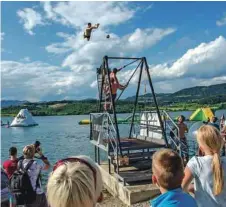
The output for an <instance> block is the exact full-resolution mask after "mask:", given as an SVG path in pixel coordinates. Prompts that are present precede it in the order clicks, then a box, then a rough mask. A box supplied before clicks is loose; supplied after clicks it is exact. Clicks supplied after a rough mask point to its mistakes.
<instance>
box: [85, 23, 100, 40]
mask: <svg viewBox="0 0 226 207" xmlns="http://www.w3.org/2000/svg"><path fill="white" fill-rule="evenodd" d="M99 25H100V24H95V25H94V26H92V24H91V23H88V25H87V27H86V29H85V31H84V39H86V38H87V41H89V40H90V37H91V33H92V30H93V29H97V28H98V27H99Z"/></svg>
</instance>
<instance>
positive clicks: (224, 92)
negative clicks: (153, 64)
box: [125, 83, 226, 105]
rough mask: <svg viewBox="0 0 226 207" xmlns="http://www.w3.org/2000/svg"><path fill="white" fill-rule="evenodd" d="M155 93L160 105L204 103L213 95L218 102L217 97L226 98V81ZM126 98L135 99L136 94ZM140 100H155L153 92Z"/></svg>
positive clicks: (142, 96)
mask: <svg viewBox="0 0 226 207" xmlns="http://www.w3.org/2000/svg"><path fill="white" fill-rule="evenodd" d="M155 95H156V98H157V100H158V103H159V104H160V105H164V104H167V103H178V102H186V101H189V102H197V101H199V102H200V103H201V102H202V101H203V104H206V101H205V100H206V99H208V101H209V100H210V98H211V97H212V99H214V100H215V102H217V100H216V99H220V100H222V102H223V101H225V100H226V83H223V84H217V85H211V86H196V87H192V88H186V89H182V90H180V91H177V92H175V93H159V94H158V93H156V94H155ZM125 100H127V101H134V100H135V96H131V97H127V98H126V99H125ZM139 100H149V101H153V100H152V94H150V93H148V94H146V95H141V96H139ZM220 102H221V101H220Z"/></svg>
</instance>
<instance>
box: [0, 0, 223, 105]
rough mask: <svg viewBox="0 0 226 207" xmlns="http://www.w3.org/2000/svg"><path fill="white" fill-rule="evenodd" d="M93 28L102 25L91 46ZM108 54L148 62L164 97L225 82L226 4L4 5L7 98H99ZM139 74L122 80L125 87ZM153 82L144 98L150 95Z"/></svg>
mask: <svg viewBox="0 0 226 207" xmlns="http://www.w3.org/2000/svg"><path fill="white" fill-rule="evenodd" d="M88 22H91V23H92V24H96V23H100V27H99V28H98V29H97V30H95V31H94V32H93V33H92V36H91V40H90V41H89V42H88V41H87V40H84V39H83V31H84V29H85V27H86V25H87V23H88ZM107 34H109V35H110V38H109V39H107V38H106V35H107ZM105 55H107V56H120V57H146V58H147V62H148V65H149V71H150V74H151V78H152V81H153V85H154V89H155V92H156V93H173V92H176V91H178V90H181V89H183V88H189V87H193V86H198V85H202V86H208V85H212V84H219V83H225V82H226V58H225V57H226V2H110V1H108V2H107V1H105V2H85V1H83V2H75V1H73V2H38V1H37V2H1V99H4V100H27V101H53V100H65V99H66V100H81V99H87V98H97V96H98V90H97V84H96V68H97V67H99V66H100V65H101V63H102V59H103V57H104V56H105ZM127 63H129V62H128V61H120V60H117V61H112V62H110V67H121V66H123V65H125V64H127ZM135 67H136V64H132V65H130V66H129V67H127V68H125V69H123V70H121V71H120V72H119V73H118V78H119V81H120V82H121V83H122V84H125V83H127V81H128V79H129V78H130V75H131V74H132V73H133V71H134V69H135ZM145 75H146V74H144V75H143V76H144V77H142V84H141V89H140V94H142V93H145V89H144V88H146V92H150V89H149V87H148V86H147V80H146V78H145ZM137 80H138V74H135V75H134V78H132V80H131V84H130V85H129V86H128V88H127V89H126V90H125V93H124V95H123V96H122V98H123V97H127V96H133V95H135V93H136V87H137V84H138V82H137Z"/></svg>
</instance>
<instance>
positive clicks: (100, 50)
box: [46, 28, 175, 71]
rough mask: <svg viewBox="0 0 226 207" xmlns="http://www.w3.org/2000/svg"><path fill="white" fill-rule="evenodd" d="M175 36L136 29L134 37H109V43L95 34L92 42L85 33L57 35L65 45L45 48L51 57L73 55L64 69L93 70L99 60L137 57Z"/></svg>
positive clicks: (168, 31)
mask: <svg viewBox="0 0 226 207" xmlns="http://www.w3.org/2000/svg"><path fill="white" fill-rule="evenodd" d="M173 32H175V29H173V28H166V29H161V28H152V29H150V28H149V29H144V30H142V29H139V28H137V29H136V30H135V31H134V32H132V33H131V34H127V35H125V36H123V37H119V36H117V35H116V34H114V33H110V36H111V37H110V39H106V34H107V33H106V32H105V31H103V30H102V29H98V30H96V31H95V32H94V33H93V35H92V41H89V42H87V41H86V40H84V39H82V31H81V32H80V33H77V35H67V34H64V33H60V34H58V36H59V35H60V36H61V37H63V38H64V42H61V43H53V44H51V45H49V46H47V47H46V50H47V51H48V52H51V53H55V54H60V53H66V52H71V54H69V55H68V56H67V57H66V58H65V60H64V61H63V63H62V66H63V67H70V68H71V69H72V70H77V71H81V70H92V69H93V67H94V66H95V67H96V66H97V64H100V58H102V57H103V56H105V55H108V56H119V55H123V54H127V56H128V55H134V54H137V53H139V52H140V51H142V50H143V49H145V48H150V47H152V46H154V45H155V44H157V43H158V42H159V41H161V40H162V39H163V38H164V37H166V36H167V35H170V34H172V33H173Z"/></svg>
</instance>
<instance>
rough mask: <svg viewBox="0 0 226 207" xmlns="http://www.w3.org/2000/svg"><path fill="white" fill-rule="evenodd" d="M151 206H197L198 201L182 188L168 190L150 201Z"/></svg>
mask: <svg viewBox="0 0 226 207" xmlns="http://www.w3.org/2000/svg"><path fill="white" fill-rule="evenodd" d="M150 204H151V207H197V204H196V201H195V199H194V198H192V197H191V196H190V195H189V194H188V193H185V192H184V191H183V190H182V189H181V188H177V189H175V190H170V191H167V192H166V193H163V194H162V195H160V196H158V197H157V198H156V199H154V200H152V201H150Z"/></svg>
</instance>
